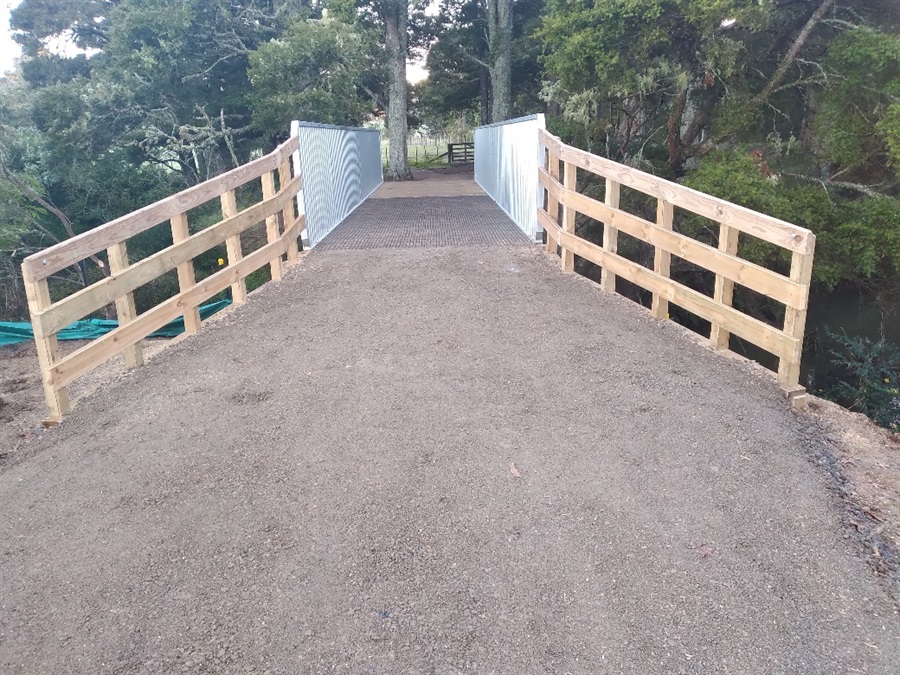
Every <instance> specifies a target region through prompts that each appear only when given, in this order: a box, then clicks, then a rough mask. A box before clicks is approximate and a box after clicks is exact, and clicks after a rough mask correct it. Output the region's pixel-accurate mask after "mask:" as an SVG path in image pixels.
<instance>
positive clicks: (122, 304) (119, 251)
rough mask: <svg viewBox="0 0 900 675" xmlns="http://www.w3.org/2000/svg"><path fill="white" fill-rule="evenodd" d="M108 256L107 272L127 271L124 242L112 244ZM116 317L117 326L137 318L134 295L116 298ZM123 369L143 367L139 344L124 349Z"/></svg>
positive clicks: (141, 350)
mask: <svg viewBox="0 0 900 675" xmlns="http://www.w3.org/2000/svg"><path fill="white" fill-rule="evenodd" d="M106 254H107V256H109V272H110V274H113V275H116V274H119V273H120V272H124V271H125V270H127V269H128V249H127V248H126V246H125V242H124V241H120V242H119V243H118V244H113V245H112V246H110V247H109V248H108V249H106ZM116 315H117V316H118V318H119V326H124V325H126V324H129V323H131V322H132V321H134V320H135V319H136V318H137V309H135V306H134V293H126V294H125V295H123V296H122V297H121V298H116ZM123 352H124V354H125V368H126V369H128V370H131V369H132V368H137V367H138V366H142V365H144V350H143V349H142V348H141V343H140V342H137V343H135V344H133V345H131V346H130V347H125V349H124V350H123Z"/></svg>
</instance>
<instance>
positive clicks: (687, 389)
mask: <svg viewBox="0 0 900 675" xmlns="http://www.w3.org/2000/svg"><path fill="white" fill-rule="evenodd" d="M820 427H821V425H818V424H817V423H816V422H815V420H814V419H812V418H810V417H809V416H805V415H801V416H797V415H794V414H792V413H791V412H790V411H789V410H788V408H787V406H786V404H785V402H784V400H783V399H782V398H781V397H780V396H779V393H778V391H777V389H776V387H775V385H774V383H773V382H772V381H771V380H770V379H769V378H766V377H764V376H762V375H760V374H759V373H758V371H757V370H756V369H755V368H752V367H750V366H748V365H746V364H742V363H739V362H735V361H733V360H730V359H725V358H722V357H720V356H718V355H716V354H714V353H712V352H710V351H709V350H707V349H705V348H703V347H701V346H699V345H697V344H695V343H694V342H692V341H690V340H688V339H685V337H684V335H683V334H682V331H681V329H680V328H678V327H677V326H674V325H671V324H661V323H659V322H656V321H654V320H653V319H652V318H651V317H650V316H649V315H648V314H647V313H646V312H644V311H643V310H641V309H639V308H638V307H636V306H634V305H633V304H631V303H630V302H629V301H627V300H625V299H624V298H621V297H610V296H606V295H604V294H602V293H601V292H600V291H599V290H598V289H597V288H596V286H594V285H593V284H591V283H590V282H588V281H587V280H585V279H582V278H579V277H576V276H574V275H564V274H562V273H561V272H560V271H559V269H558V265H555V264H553V263H552V261H551V260H550V259H549V258H548V257H546V256H545V255H544V254H543V253H541V252H540V251H539V250H537V247H530V246H519V247H514V246H513V247H499V246H494V247H483V248H479V249H473V248H455V247H445V248H406V249H396V250H387V249H385V250H375V251H373V250H368V251H330V252H322V253H318V252H316V251H313V252H312V253H310V254H307V255H306V256H304V258H303V259H302V261H301V263H300V264H299V265H297V266H294V267H293V268H291V269H290V271H289V273H288V274H287V276H286V278H285V279H284V280H283V281H281V282H277V283H271V284H267V285H266V286H264V287H263V288H262V289H260V290H259V291H258V292H257V293H255V294H254V295H253V296H252V297H251V299H250V301H249V302H248V304H247V305H246V306H244V307H241V308H237V309H235V310H233V311H231V312H229V313H228V314H227V315H226V316H224V317H222V318H221V319H220V320H218V321H216V322H215V323H212V324H211V325H209V326H206V327H204V329H203V330H202V331H201V332H200V334H198V335H197V336H195V337H192V338H190V339H187V340H184V341H182V342H180V343H179V344H177V345H174V346H172V347H171V348H169V349H166V350H165V351H164V352H162V353H161V354H159V355H158V356H157V357H156V358H155V359H153V360H152V361H150V363H149V365H148V366H146V367H145V368H142V369H140V370H138V371H135V372H133V373H130V374H128V375H126V376H122V377H119V378H117V379H116V380H115V381H114V382H112V383H111V384H110V385H109V386H105V387H102V388H100V389H99V390H98V391H96V392H95V393H93V394H92V395H90V396H88V397H86V398H85V399H84V400H83V401H82V402H81V403H80V404H79V405H78V407H77V408H76V409H75V410H74V412H73V413H72V414H71V415H70V416H69V417H67V418H66V420H65V421H64V423H63V424H62V425H60V426H59V427H56V428H54V429H52V430H50V431H48V432H47V433H45V434H43V435H42V436H41V437H39V438H35V439H33V440H32V441H31V442H29V443H27V444H26V445H25V446H23V447H22V448H20V449H19V451H18V452H16V453H14V455H12V456H11V457H10V458H8V460H7V462H6V464H5V466H4V468H3V469H2V471H0V501H2V503H3V504H4V507H3V516H2V518H0V671H2V672H9V673H44V672H46V673H63V672H77V673H105V672H117V673H118V672H128V673H132V672H134V673H158V672H173V671H175V672H242V673H246V672H260V673H262V672H271V673H325V672H329V673H332V672H341V673H422V672H428V673H460V672H465V673H542V672H547V673H551V672H552V673H561V672H571V673H600V672H641V673H678V672H685V673H688V672H697V673H700V672H702V673H707V672H746V673H783V672H790V673H822V672H841V673H843V672H868V673H896V672H898V670H900V620H898V615H897V604H896V602H895V600H894V599H893V596H892V589H891V586H890V584H889V582H888V580H887V577H884V576H879V575H877V574H875V573H873V571H872V569H871V567H870V558H871V556H870V554H869V552H868V551H867V550H866V549H865V547H864V546H863V545H862V544H861V539H860V537H859V536H858V535H857V534H856V533H855V531H854V528H853V527H852V524H849V525H848V522H849V521H848V515H847V512H846V510H845V507H844V503H843V501H842V495H841V494H839V492H838V491H837V490H835V489H834V480H833V478H832V477H831V476H830V475H829V474H828V472H826V471H822V469H821V467H820V464H821V457H822V455H821V451H822V449H823V448H824V447H825V446H824V445H823V444H825V443H827V440H826V439H824V436H823V435H822V434H823V433H824V429H822V428H820Z"/></svg>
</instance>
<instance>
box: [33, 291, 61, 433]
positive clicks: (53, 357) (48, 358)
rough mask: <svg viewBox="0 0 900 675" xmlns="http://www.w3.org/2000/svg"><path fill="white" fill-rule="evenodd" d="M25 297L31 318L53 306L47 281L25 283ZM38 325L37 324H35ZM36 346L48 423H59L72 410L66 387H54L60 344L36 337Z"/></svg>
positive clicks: (42, 337) (48, 338) (50, 337)
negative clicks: (48, 413)
mask: <svg viewBox="0 0 900 675" xmlns="http://www.w3.org/2000/svg"><path fill="white" fill-rule="evenodd" d="M25 296H26V297H27V299H28V309H29V311H30V312H31V316H32V317H33V316H35V315H36V314H38V313H39V312H41V311H43V310H45V309H47V308H48V307H50V305H51V304H52V303H51V302H50V288H49V287H48V285H47V280H46V279H41V280H40V281H34V282H29V281H26V282H25ZM35 325H37V324H35ZM34 338H35V339H34V342H35V346H36V347H37V356H38V362H39V363H40V365H41V379H42V380H43V384H44V398H46V400H47V407H48V408H50V417H49V419H48V421H53V422H58V421H59V420H61V419H62V416H63V415H65V414H66V413H67V412H69V410H70V405H69V394H68V392H67V390H66V388H65V387H60V388H58V389H57V388H56V387H54V385H53V378H52V375H51V372H50V371H51V370H52V369H53V366H55V365H56V364H57V362H59V343H58V342H57V340H56V335H55V334H54V335H49V336H46V337H44V336H38V335H37V334H35V336H34Z"/></svg>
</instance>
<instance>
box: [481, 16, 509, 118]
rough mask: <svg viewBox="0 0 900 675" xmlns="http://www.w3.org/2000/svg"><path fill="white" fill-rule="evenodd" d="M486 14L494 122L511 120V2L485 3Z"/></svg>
mask: <svg viewBox="0 0 900 675" xmlns="http://www.w3.org/2000/svg"><path fill="white" fill-rule="evenodd" d="M484 3H485V7H486V10H487V28H488V41H489V44H490V61H489V64H490V65H489V66H488V70H489V71H490V77H491V121H492V122H500V121H503V120H507V119H510V118H511V117H512V44H513V2H512V0H484Z"/></svg>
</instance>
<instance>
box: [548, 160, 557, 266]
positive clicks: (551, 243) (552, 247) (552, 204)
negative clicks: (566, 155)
mask: <svg viewBox="0 0 900 675" xmlns="http://www.w3.org/2000/svg"><path fill="white" fill-rule="evenodd" d="M547 154H548V160H547V164H548V166H547V168H548V170H549V171H550V175H551V176H552V177H553V180H555V181H556V182H557V183H558V182H559V155H557V154H556V153H555V152H554V151H553V148H547ZM547 213H549V214H550V218H552V219H553V222H554V223H557V224H559V201H558V200H557V199H556V197H554V196H553V195H552V194H550V191H549V190H548V191H547ZM556 250H557V249H556V239H554V238H553V237H552V236H550V232H549V231H548V232H547V253H552V254H553V255H556Z"/></svg>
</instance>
